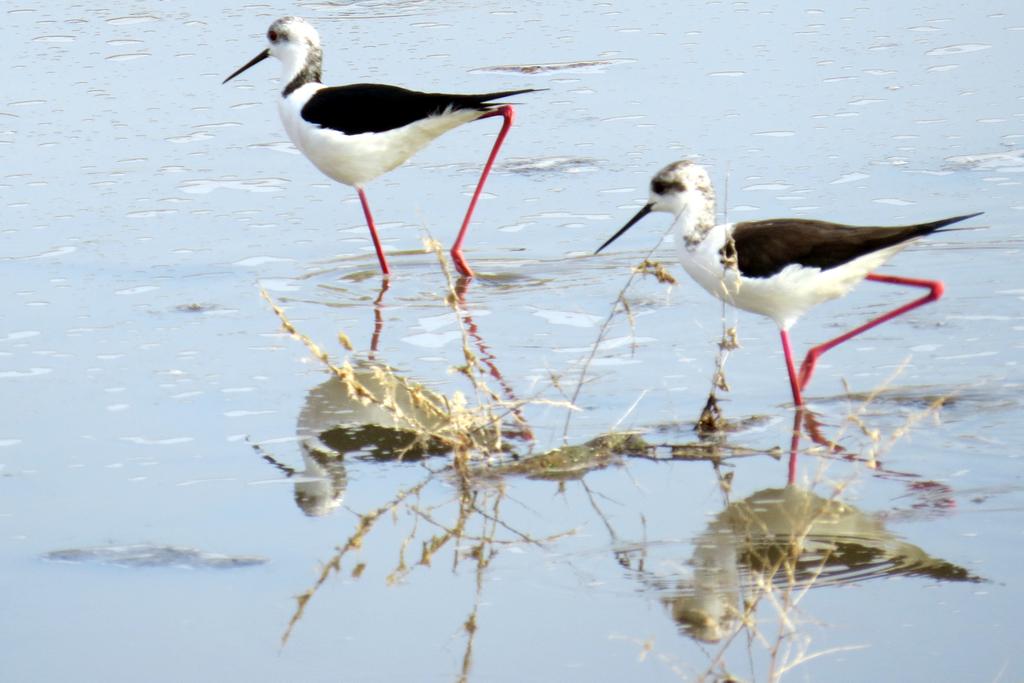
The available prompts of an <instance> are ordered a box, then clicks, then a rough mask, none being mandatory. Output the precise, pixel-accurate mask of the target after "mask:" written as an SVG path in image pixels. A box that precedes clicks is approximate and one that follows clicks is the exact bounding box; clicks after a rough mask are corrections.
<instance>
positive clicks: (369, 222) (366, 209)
mask: <svg viewBox="0 0 1024 683" xmlns="http://www.w3.org/2000/svg"><path fill="white" fill-rule="evenodd" d="M356 192H358V193H359V201H360V202H361V203H362V205H363V215H364V216H366V227H368V228H370V239H372V240H373V248H374V249H376V250H377V260H378V261H380V272H382V273H384V274H385V275H391V269H390V268H388V260H387V259H386V258H385V257H384V247H382V246H381V245H380V237H378V236H377V226H376V224H374V222H373V214H372V213H370V203H369V202H367V201H366V193H365V192H363V188H361V187H357V188H356Z"/></svg>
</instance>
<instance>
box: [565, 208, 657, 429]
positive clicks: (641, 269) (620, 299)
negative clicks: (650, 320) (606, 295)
mask: <svg viewBox="0 0 1024 683" xmlns="http://www.w3.org/2000/svg"><path fill="white" fill-rule="evenodd" d="M670 229H671V228H670ZM666 235H668V231H666V232H665V233H663V234H662V236H661V238H660V239H659V240H658V241H657V243H656V244H655V245H654V246H653V247H651V250H650V251H649V252H647V255H646V256H645V257H644V260H643V261H642V262H641V263H640V265H639V266H637V267H635V268H633V270H632V272H630V274H629V278H628V279H627V280H626V284H625V285H623V287H622V289H620V290H619V293H618V294H617V295H616V297H615V302H614V303H613V304H612V308H611V310H610V311H609V312H608V316H607V317H606V318H605V320H604V323H602V325H601V329H600V330H599V331H598V333H597V339H595V340H594V344H593V346H591V347H590V353H589V354H588V355H587V358H586V360H584V361H583V365H582V366H581V367H580V377H579V379H578V380H577V381H576V388H575V389H574V390H573V392H572V396H571V397H570V398H569V401H570V403H571V404H572V405H574V406H575V405H576V402H577V399H579V396H580V392H581V391H582V390H583V385H584V384H585V383H586V380H587V372H589V371H590V364H591V363H593V362H594V358H595V357H596V356H597V351H598V349H600V347H601V342H603V341H604V338H605V335H606V334H608V329H609V328H610V327H611V324H612V321H613V320H614V319H615V316H616V314H617V313H618V311H619V305H620V304H621V306H622V310H623V311H624V312H625V313H626V315H627V316H629V318H630V325H631V326H632V314H631V313H630V310H629V304H628V303H627V302H626V292H627V291H628V290H629V288H630V286H632V284H633V281H634V280H635V279H636V278H637V276H638V275H646V274H648V273H653V274H654V275H655V277H657V278H658V281H659V282H667V281H671V282H675V280H674V279H673V278H672V276H671V275H670V274H668V273H667V272H666V271H665V269H664V268H662V267H661V265H660V264H658V263H656V262H654V261H652V260H651V257H652V256H653V255H654V252H656V251H657V250H658V247H660V246H661V243H662V242H664V241H665V236H666ZM666 275H667V276H668V279H667V280H666V279H662V278H663V277H664V276H666ZM571 422H572V411H569V412H567V413H566V415H565V426H564V428H563V429H562V443H563V444H568V443H569V426H570V423H571Z"/></svg>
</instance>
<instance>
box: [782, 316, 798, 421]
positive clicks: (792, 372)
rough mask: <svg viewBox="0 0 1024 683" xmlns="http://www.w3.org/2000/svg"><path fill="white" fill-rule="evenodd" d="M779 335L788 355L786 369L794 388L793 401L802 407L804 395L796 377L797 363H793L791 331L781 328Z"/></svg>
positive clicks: (790, 383) (790, 384)
mask: <svg viewBox="0 0 1024 683" xmlns="http://www.w3.org/2000/svg"><path fill="white" fill-rule="evenodd" d="M779 335H780V336H781V337H782V352H783V353H784V354H785V356H786V370H787V371H788V372H789V386H790V387H792V389H793V403H795V404H796V407H797V408H802V407H803V405H804V397H803V396H802V395H801V393H800V383H799V382H798V381H797V378H796V365H795V364H794V363H793V349H792V348H791V347H790V345H789V332H787V331H786V330H779Z"/></svg>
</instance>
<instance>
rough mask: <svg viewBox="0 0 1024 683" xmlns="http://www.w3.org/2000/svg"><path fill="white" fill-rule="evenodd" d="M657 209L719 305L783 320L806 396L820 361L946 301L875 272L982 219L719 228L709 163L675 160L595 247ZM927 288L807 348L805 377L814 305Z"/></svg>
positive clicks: (785, 221)
mask: <svg viewBox="0 0 1024 683" xmlns="http://www.w3.org/2000/svg"><path fill="white" fill-rule="evenodd" d="M652 211H663V212H666V213H671V214H672V215H673V216H675V223H674V226H673V228H674V234H675V240H676V245H677V248H678V252H679V259H680V261H681V262H682V264H683V268H684V269H685V270H686V272H687V273H689V275H690V277H692V278H693V279H694V280H696V281H697V283H698V284H699V285H700V286H701V287H703V288H704V289H706V290H707V291H708V292H710V293H711V294H713V295H714V296H716V297H718V298H719V299H721V300H723V301H725V302H726V303H729V304H731V305H733V306H735V307H737V308H741V309H743V310H746V311H751V312H753V313H759V314H761V315H764V316H767V317H769V318H771V319H772V320H774V321H775V324H776V325H778V326H779V331H780V334H781V336H782V350H783V353H784V354H785V356H786V369H787V370H788V372H789V382H790V386H791V388H792V390H793V401H794V402H795V403H796V405H797V406H802V405H803V402H804V401H803V393H802V392H803V390H804V388H805V387H806V386H807V383H808V382H809V381H810V379H811V374H812V373H813V372H814V366H815V364H816V363H817V361H818V358H819V357H820V356H821V355H822V354H823V353H825V352H826V351H828V350H829V349H831V348H833V347H835V346H838V345H839V344H841V343H843V342H844V341H846V340H848V339H850V338H852V337H855V336H857V335H858V334H861V333H862V332H865V331H867V330H869V329H871V328H872V327H875V326H876V325H880V324H882V323H884V322H886V321H887V320H892V319H893V318H895V317H897V316H900V315H903V314H904V313H906V312H908V311H910V310H913V309H915V308H917V307H918V306H921V305H923V304H926V303H929V302H931V301H935V300H937V299H938V298H939V297H941V296H942V293H943V285H942V282H940V281H938V280H918V279H914V278H907V277H897V276H894V275H878V274H875V273H873V272H872V271H874V270H875V269H876V268H878V267H880V266H881V265H882V264H884V263H885V262H886V261H888V260H889V259H890V258H892V257H893V256H894V255H895V254H896V253H897V252H899V251H900V250H901V249H903V248H904V247H906V246H907V245H908V244H910V242H912V241H914V240H916V239H918V238H920V237H923V236H925V235H928V234H931V233H933V232H935V231H937V230H939V229H941V228H944V227H946V226H948V225H952V224H953V223H958V222H960V221H963V220H967V219H968V218H973V217H975V216H978V215H980V213H972V214H968V215H965V216H955V217H953V218H944V219H942V220H937V221H932V222H930V223H918V224H915V225H903V226H895V227H855V226H850V225H841V224H839V223H828V222H825V221H818V220H807V219H800V218H775V219H770V220H760V221H743V222H740V223H726V224H719V225H716V224H715V191H714V189H713V187H712V186H711V180H710V178H709V176H708V173H707V171H706V170H704V168H703V167H701V166H699V165H697V164H695V163H693V162H691V161H688V160H684V161H677V162H675V163H672V164H669V165H668V166H666V167H665V168H663V169H661V170H660V171H658V173H657V175H655V176H654V178H653V179H652V180H651V193H650V199H649V201H648V203H647V204H646V205H645V206H644V207H643V208H642V209H640V211H639V213H637V214H636V215H635V216H634V217H633V218H632V219H631V220H630V221H629V222H628V223H626V225H624V226H623V227H622V228H621V229H620V230H619V231H618V232H617V233H615V234H614V235H612V237H611V238H610V239H609V240H608V241H606V242H605V243H604V244H602V245H601V247H600V248H599V249H598V250H597V251H598V252H600V251H601V250H602V249H604V248H605V247H607V246H608V245H609V244H611V243H612V242H613V241H614V240H615V239H616V238H618V237H619V236H620V235H621V234H622V233H624V232H626V230H628V229H629V228H630V227H632V226H633V225H634V224H635V223H636V222H637V221H639V220H640V219H641V218H643V217H644V216H646V215H647V214H649V213H651V212H652ZM864 279H868V280H872V281H875V282H885V283H889V284H897V285H908V286H911V287H922V288H924V289H927V290H928V293H927V294H925V295H924V296H923V297H921V298H919V299H915V300H914V301H911V302H909V303H907V304H904V305H903V306H900V307H898V308H895V309H893V310H891V311H889V312H887V313H884V314H882V315H880V316H878V317H877V318H874V319H872V320H869V321H868V322H866V323H864V324H863V325H860V326H859V327H856V328H854V329H852V330H850V331H849V332H847V333H845V334H841V335H839V336H838V337H836V338H835V339H832V340H830V341H827V342H825V343H823V344H819V345H817V346H815V347H813V348H812V349H811V350H810V351H808V352H807V356H806V357H805V358H804V361H803V363H802V364H801V365H800V369H799V372H798V371H797V369H796V366H795V364H794V363H793V352H792V349H791V347H790V343H789V328H790V327H792V326H793V324H794V323H795V322H796V321H797V320H798V319H799V318H800V316H802V315H803V314H804V313H806V312H807V311H808V310H809V309H811V308H812V307H814V306H817V305H818V304H820V303H823V302H825V301H829V300H830V299H835V298H838V297H841V296H843V295H845V294H847V293H848V292H849V291H850V290H851V289H853V288H854V286H856V285H857V284H858V283H859V282H860V281H861V280H864Z"/></svg>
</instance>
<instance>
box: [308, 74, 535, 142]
mask: <svg viewBox="0 0 1024 683" xmlns="http://www.w3.org/2000/svg"><path fill="white" fill-rule="evenodd" d="M533 90H534V89H533V88H528V89H525V90H505V91H502V92H492V93H486V94H482V95H449V94H444V93H427V92H417V91H415V90H406V89H405V88H399V87H398V86H394V85H378V84H376V83H357V84H355V85H342V86H337V87H333V88H321V89H320V90H318V91H317V92H316V94H314V95H313V96H312V97H311V98H309V101H308V102H306V105H305V106H304V107H303V108H302V118H303V119H305V120H306V121H309V122H310V123H313V124H316V125H318V126H321V127H323V128H330V129H332V130H336V131H340V132H342V133H344V134H346V135H358V134H360V133H383V132H384V131H388V130H393V129H395V128H401V127H402V126H407V125H409V124H410V123H413V122H415V121H419V120H420V119H425V118H427V117H428V116H431V115H434V114H440V113H441V112H443V111H445V110H446V109H448V108H449V107H451V108H452V109H476V110H478V111H486V110H488V109H490V108H491V101H492V100H498V99H501V98H503V97H511V96H512V95H519V94H522V93H527V92H533Z"/></svg>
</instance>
